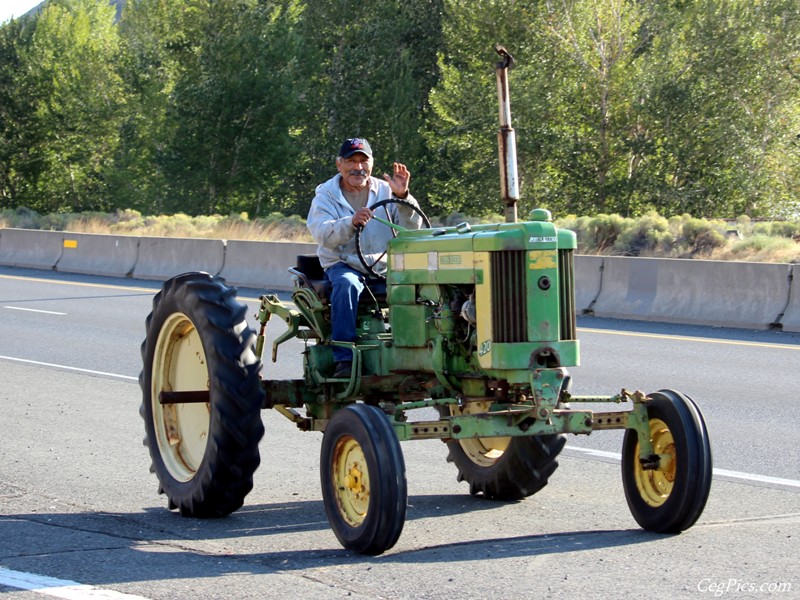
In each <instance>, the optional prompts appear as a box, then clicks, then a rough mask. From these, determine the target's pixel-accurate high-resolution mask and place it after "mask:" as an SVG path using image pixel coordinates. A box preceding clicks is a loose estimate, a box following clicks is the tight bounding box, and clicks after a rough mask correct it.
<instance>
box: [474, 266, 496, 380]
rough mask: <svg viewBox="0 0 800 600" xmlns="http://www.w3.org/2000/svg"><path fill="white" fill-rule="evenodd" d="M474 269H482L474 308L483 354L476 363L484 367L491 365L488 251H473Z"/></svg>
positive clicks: (490, 298)
mask: <svg viewBox="0 0 800 600" xmlns="http://www.w3.org/2000/svg"><path fill="white" fill-rule="evenodd" d="M473 260H474V261H475V270H476V271H478V270H482V271H483V283H481V284H477V285H476V286H475V308H476V309H477V315H478V326H477V330H478V346H482V347H483V349H484V351H485V352H484V354H480V353H479V355H478V364H480V366H481V367H483V368H484V369H488V368H490V367H491V366H492V335H493V334H494V332H493V331H492V269H491V268H490V262H489V253H488V252H475V253H474V255H473Z"/></svg>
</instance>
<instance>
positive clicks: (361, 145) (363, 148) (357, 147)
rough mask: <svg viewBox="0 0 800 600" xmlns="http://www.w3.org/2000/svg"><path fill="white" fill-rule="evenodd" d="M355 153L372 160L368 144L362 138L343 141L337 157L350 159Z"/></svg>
mask: <svg viewBox="0 0 800 600" xmlns="http://www.w3.org/2000/svg"><path fill="white" fill-rule="evenodd" d="M356 152H361V153H362V154H366V155H367V157H368V158H372V148H370V146H369V142H368V141H367V140H365V139H364V138H350V139H347V140H345V141H344V143H343V144H342V147H341V148H340V149H339V156H341V157H342V158H350V157H351V156H353V154H355V153H356Z"/></svg>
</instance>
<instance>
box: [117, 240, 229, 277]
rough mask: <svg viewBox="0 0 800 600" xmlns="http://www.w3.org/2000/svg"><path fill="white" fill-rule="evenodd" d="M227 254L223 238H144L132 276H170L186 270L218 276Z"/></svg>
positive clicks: (140, 244)
mask: <svg viewBox="0 0 800 600" xmlns="http://www.w3.org/2000/svg"><path fill="white" fill-rule="evenodd" d="M224 256H225V242H223V241H222V240H207V239H189V238H158V237H142V238H139V258H138V259H137V260H136V266H135V267H134V269H133V277H136V278H139V279H169V278H170V277H173V276H175V275H179V274H181V273H186V272H187V271H205V272H207V273H211V274H212V275H216V274H217V273H219V272H220V271H221V270H222V265H223V264H224Z"/></svg>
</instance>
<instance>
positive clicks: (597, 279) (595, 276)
mask: <svg viewBox="0 0 800 600" xmlns="http://www.w3.org/2000/svg"><path fill="white" fill-rule="evenodd" d="M602 284H603V257H602V256H587V255H580V256H575V309H576V310H577V312H578V314H579V315H580V314H583V313H585V312H587V311H588V312H591V311H592V310H593V309H594V302H595V300H597V297H598V295H599V294H600V288H601V286H602Z"/></svg>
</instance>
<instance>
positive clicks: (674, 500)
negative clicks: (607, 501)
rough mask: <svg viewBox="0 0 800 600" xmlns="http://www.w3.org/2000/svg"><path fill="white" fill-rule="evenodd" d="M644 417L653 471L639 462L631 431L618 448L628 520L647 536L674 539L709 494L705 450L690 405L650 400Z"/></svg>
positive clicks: (679, 397) (704, 434) (665, 394)
mask: <svg viewBox="0 0 800 600" xmlns="http://www.w3.org/2000/svg"><path fill="white" fill-rule="evenodd" d="M650 398H651V400H650V401H649V402H648V403H647V414H648V419H649V424H650V439H651V441H652V443H653V451H654V453H655V454H656V455H658V457H659V464H658V467H657V468H656V469H646V468H644V467H643V465H642V463H641V461H640V460H639V440H638V436H637V434H636V431H635V430H633V429H628V430H627V431H626V432H625V438H624V441H623V444H622V483H623V487H624V488H625V498H626V500H627V501H628V507H629V508H630V510H631V514H632V515H633V518H634V519H636V522H637V523H639V525H641V526H642V528H644V529H646V530H648V531H654V532H658V533H679V532H681V531H683V530H685V529H688V528H689V527H691V526H692V525H694V523H695V522H696V521H697V519H698V518H699V517H700V515H701V514H702V512H703V509H704V508H705V505H706V500H707V499H708V494H709V492H710V490H711V475H712V466H711V446H710V444H709V440H708V431H707V430H706V425H705V421H704V420H703V416H702V414H701V413H700V410H699V409H698V408H697V405H696V404H695V403H694V401H693V400H692V399H691V398H689V397H688V396H685V395H683V394H680V393H679V392H675V391H672V390H661V391H660V392H656V393H654V394H650Z"/></svg>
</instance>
